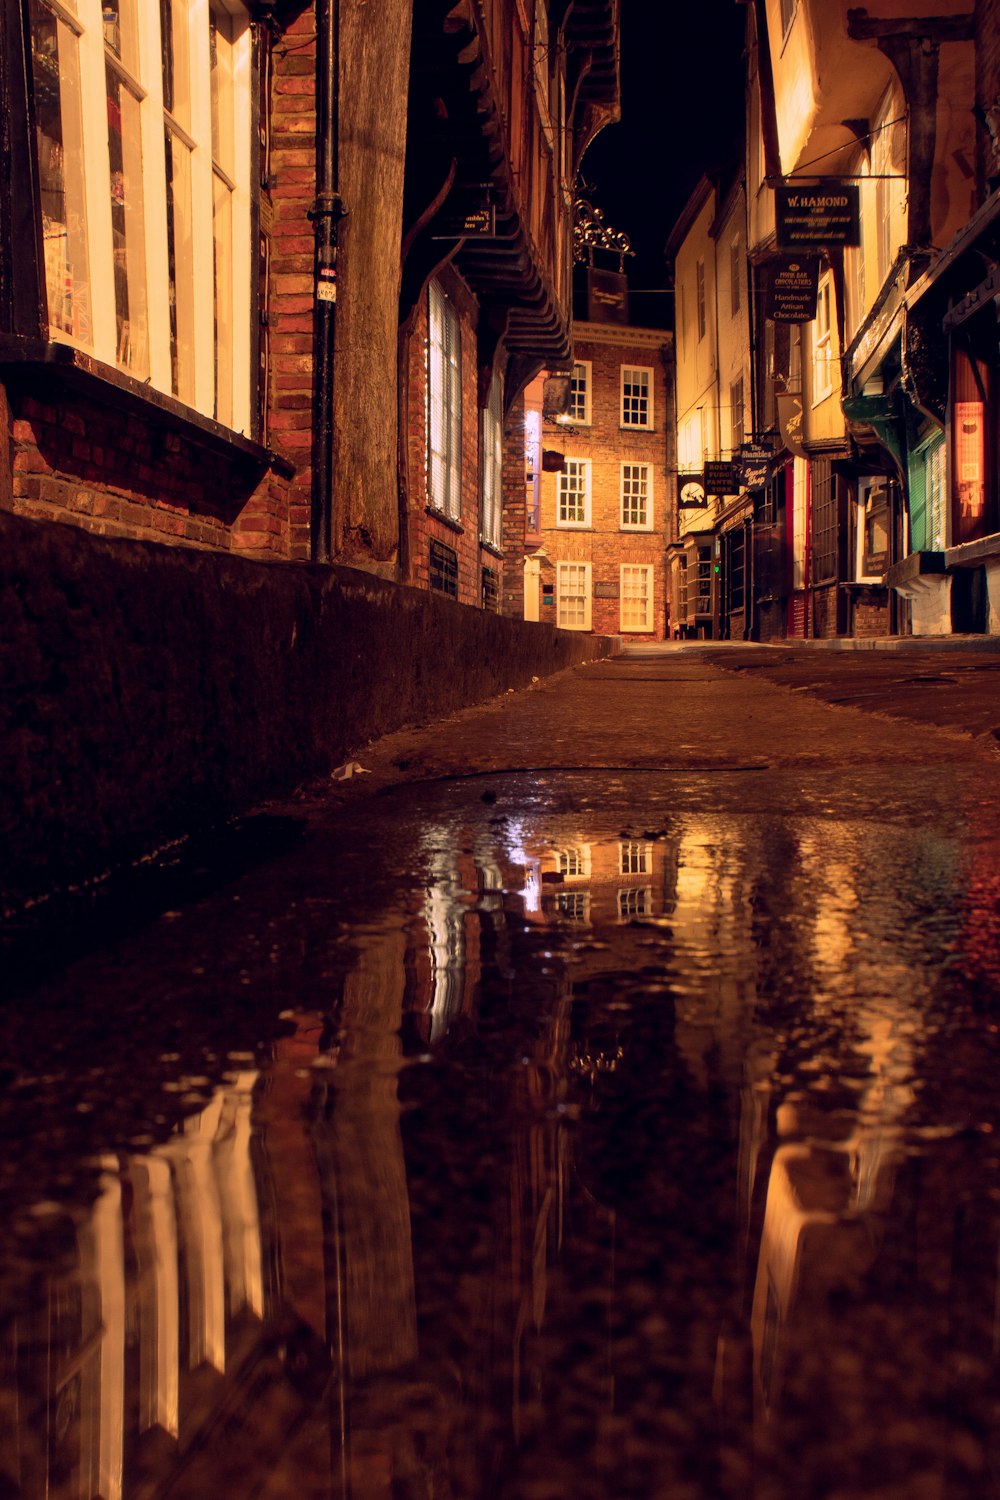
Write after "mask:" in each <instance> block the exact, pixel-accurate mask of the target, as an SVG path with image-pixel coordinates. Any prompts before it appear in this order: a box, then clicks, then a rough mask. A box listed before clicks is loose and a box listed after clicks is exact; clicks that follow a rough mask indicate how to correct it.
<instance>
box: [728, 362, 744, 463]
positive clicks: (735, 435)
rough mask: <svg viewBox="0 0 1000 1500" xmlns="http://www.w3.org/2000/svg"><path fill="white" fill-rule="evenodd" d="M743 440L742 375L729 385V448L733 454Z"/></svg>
mask: <svg viewBox="0 0 1000 1500" xmlns="http://www.w3.org/2000/svg"><path fill="white" fill-rule="evenodd" d="M742 441H743V376H742V375H740V376H739V377H738V379H736V380H734V381H733V383H732V385H731V386H730V387H729V448H730V451H731V452H732V453H733V454H735V452H736V450H737V448H738V447H739V446H740V444H741V443H742Z"/></svg>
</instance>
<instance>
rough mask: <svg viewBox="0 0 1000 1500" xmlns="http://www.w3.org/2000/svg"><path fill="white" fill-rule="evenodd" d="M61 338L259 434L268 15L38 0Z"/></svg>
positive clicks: (193, 0)
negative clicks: (255, 21)
mask: <svg viewBox="0 0 1000 1500" xmlns="http://www.w3.org/2000/svg"><path fill="white" fill-rule="evenodd" d="M29 16H30V26H31V71H32V84H33V98H34V110H35V122H36V145H37V151H38V181H39V197H40V210H41V215H42V238H43V243H44V250H45V286H46V297H47V303H48V326H49V331H50V334H51V336H52V337H53V338H55V339H57V340H60V341H62V342H66V343H70V344H73V345H75V346H76V347H77V348H79V349H81V350H83V351H85V352H87V353H89V354H92V355H93V356H94V357H95V358H96V359H98V360H100V361H102V362H103V363H105V364H108V365H115V366H117V367H118V368H119V369H121V370H124V371H126V372H127V373H128V374H130V375H133V376H135V378H136V379H138V380H142V381H145V382H147V383H148V384H149V385H150V386H151V387H152V388H153V389H155V390H158V391H162V392H164V393H166V394H168V395H174V396H176V397H178V399H180V400H181V401H183V402H185V403H186V404H187V405H188V406H191V407H193V408H194V409H195V410H197V411H199V412H201V413H202V414H203V415H205V416H209V417H213V418H215V419H216V420H217V421H219V422H222V423H224V424H225V425H226V426H229V427H231V428H233V429H235V430H237V431H241V432H246V431H248V430H249V427H250V412H251V404H252V403H251V373H250V367H251V360H250V321H251V306H250V298H251V285H252V282H253V276H252V274H251V250H252V247H251V239H250V175H251V173H250V151H251V98H252V95H253V87H254V85H253V79H252V76H251V75H252V54H251V32H250V17H249V14H248V12H247V10H246V7H245V6H244V5H242V4H240V3H238V0H225V3H223V0H161V3H160V4H157V5H154V4H151V3H148V0H103V3H102V0H29Z"/></svg>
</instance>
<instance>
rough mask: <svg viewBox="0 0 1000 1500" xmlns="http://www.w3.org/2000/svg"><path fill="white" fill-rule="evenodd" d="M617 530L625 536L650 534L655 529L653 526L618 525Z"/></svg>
mask: <svg viewBox="0 0 1000 1500" xmlns="http://www.w3.org/2000/svg"><path fill="white" fill-rule="evenodd" d="M618 530H619V531H621V532H623V533H624V535H625V536H652V535H653V533H654V531H655V530H656V527H655V526H619V528H618Z"/></svg>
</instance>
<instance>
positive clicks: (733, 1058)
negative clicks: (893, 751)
mask: <svg viewBox="0 0 1000 1500" xmlns="http://www.w3.org/2000/svg"><path fill="white" fill-rule="evenodd" d="M762 781H763V778H760V777H753V778H748V779H746V780H743V781H739V780H738V779H734V781H733V784H732V788H731V791H730V792H729V793H728V794H726V793H725V792H723V793H722V794H721V795H720V792H719V790H718V783H719V778H718V777H717V776H716V777H713V778H712V786H711V788H710V787H709V786H708V785H707V784H706V785H704V786H701V785H693V784H691V783H685V787H684V790H683V792H681V791H679V788H678V785H677V784H673V785H668V784H666V783H665V782H664V781H663V779H662V778H659V779H658V778H656V777H650V778H649V780H648V782H647V783H646V784H645V785H644V786H643V787H642V789H641V794H639V795H637V792H636V786H635V781H634V778H629V779H627V781H623V782H622V783H621V784H620V785H619V787H618V788H617V791H616V790H615V788H614V787H613V786H610V785H609V786H606V787H604V788H597V789H595V788H590V790H589V791H587V790H586V789H584V788H581V787H577V786H571V787H569V789H568V790H567V788H566V787H565V786H560V787H559V788H557V787H554V786H550V787H545V788H541V787H537V786H536V787H531V786H524V785H521V784H515V783H510V782H507V783H504V782H502V781H498V784H497V787H496V791H497V799H496V802H495V803H491V804H488V805H484V804H483V802H482V799H481V796H480V793H481V787H478V786H473V787H469V786H465V787H464V788H463V787H461V786H456V787H452V788H437V789H436V790H434V791H433V792H432V791H431V790H430V789H423V790H419V791H413V792H410V793H401V794H399V795H397V796H396V797H395V798H394V799H391V800H392V803H393V805H392V806H391V807H389V806H385V807H382V808H379V807H374V808H370V809H369V811H368V812H367V814H366V816H365V818H364V819H361V818H359V819H358V821H357V825H356V826H355V827H352V828H351V829H350V830H349V832H350V837H347V838H345V837H340V838H339V839H338V842H337V844H336V846H335V847H334V846H332V845H331V844H330V843H329V842H328V841H327V840H326V839H325V837H324V836H323V834H322V831H321V830H320V831H319V832H318V833H314V834H313V835H312V836H311V838H310V839H309V840H307V841H306V843H305V846H304V848H303V849H302V850H301V851H300V852H299V853H298V854H296V855H290V856H289V857H288V858H287V859H285V860H284V861H283V862H279V863H278V864H277V865H275V866H273V867H272V868H271V869H270V870H269V871H267V872H258V873H257V874H254V875H250V876H248V877H246V878H245V879H243V880H242V881H241V882H240V883H239V884H238V886H234V887H233V888H232V889H231V890H228V891H223V892H221V893H219V894H218V895H217V896H216V897H215V898H214V900H213V901H212V902H210V903H207V904H201V905H194V906H191V907H185V906H184V904H183V902H182V903H181V904H180V905H179V906H177V907H176V908H175V909H172V911H171V914H170V920H169V921H164V922H162V923H160V924H158V925H157V926H156V927H155V928H153V929H149V930H147V931H145V932H144V933H142V934H139V935H137V936H136V937H135V939H133V940H132V942H131V944H128V943H126V944H124V945H122V946H121V947H119V948H118V949H117V950H116V951H115V953H114V954H113V955H111V956H107V957H104V958H100V957H97V958H91V959H89V960H86V961H85V962H83V963H81V964H77V965H76V966H75V967H74V968H73V969H71V970H69V971H68V972H67V974H66V975H65V976H64V977H63V978H62V979H61V980H59V981H53V982H51V983H50V984H49V985H48V986H47V988H46V989H45V990H44V991H42V992H40V994H39V996H38V999H37V1002H36V1003H35V1004H34V1005H33V1006H30V1007H27V1009H26V1011H25V1012H24V1013H21V1014H18V1015H17V1016H13V1015H12V1016H8V1017H6V1018H5V1044H6V1046H5V1056H6V1058H7V1061H8V1065H9V1067H10V1071H11V1079H12V1089H11V1091H10V1092H9V1094H8V1099H7V1103H6V1104H5V1105H3V1106H2V1109H0V1131H2V1135H3V1136H4V1137H6V1139H7V1143H8V1152H9V1153H10V1155H11V1156H12V1157H13V1156H14V1155H17V1154H18V1149H17V1148H16V1147H15V1141H16V1139H17V1137H18V1135H20V1137H21V1141H22V1147H21V1149H20V1157H21V1168H20V1169H19V1170H15V1169H14V1168H13V1166H10V1167H9V1169H4V1170H5V1172H6V1175H3V1174H2V1173H0V1187H2V1192H3V1203H4V1207H5V1210H6V1225H7V1227H6V1230H5V1232H4V1249H5V1266H4V1274H3V1279H2V1282H0V1289H2V1308H3V1310H2V1313H0V1476H2V1477H0V1494H3V1493H9V1494H11V1495H14V1496H21V1497H25V1500H28V1497H30V1500H34V1497H35V1496H38V1497H41V1496H51V1497H54V1500H70V1497H74V1500H76V1497H79V1496H88V1497H89V1496H94V1495H100V1496H103V1497H106V1500H140V1497H142V1500H146V1497H151V1500H152V1497H160V1496H163V1497H167V1496H169V1497H170V1500H188V1497H190V1500H196V1497H197V1500H203V1497H204V1496H206V1495H210V1494H212V1493H213V1492H217V1493H219V1494H220V1495H221V1494H224V1495H225V1496H226V1497H227V1500H229V1497H243V1496H247V1497H249V1496H262V1497H277V1496H284V1495H287V1494H292V1493H294V1494H295V1495H296V1497H297V1500H310V1497H314V1496H315V1497H317V1500H318V1497H320V1496H323V1497H328V1496H338V1497H341V1496H342V1497H351V1500H369V1497H371V1500H375V1497H379V1500H381V1497H385V1500H390V1497H393V1500H395V1497H398V1496H406V1497H410V1496H414V1497H417V1496H421V1497H423V1496H426V1497H427V1500H430V1497H439V1496H448V1497H455V1500H458V1497H463V1500H466V1497H467V1500H483V1497H492V1496H496V1497H505V1500H506V1497H511V1500H514V1497H517V1500H520V1497H524V1500H528V1497H531V1500H556V1497H558V1500H564V1497H565V1496H567V1495H571V1494H572V1495H574V1496H580V1497H591V1496H593V1497H595V1500H598V1497H600V1500H604V1497H607V1496H611V1495H615V1496H628V1497H631V1496H636V1497H638V1496H643V1497H646V1496H655V1497H670V1500H676V1497H679V1500H686V1497H691V1500H747V1497H752V1500H803V1497H811V1496H817V1497H819V1496H830V1497H854V1496H871V1497H875V1496H878V1497H882V1496H885V1497H889V1496H891V1497H892V1500H909V1497H911V1496H912V1497H913V1500H923V1497H940V1500H966V1497H970V1500H971V1497H972V1496H976V1497H977V1500H979V1497H983V1496H988V1495H990V1494H993V1493H994V1491H995V1477H994V1476H995V1463H996V1460H997V1458H998V1457H1000V1454H998V1452H997V1443H998V1436H1000V1421H998V1415H1000V1379H998V1377H1000V1363H998V1354H1000V1317H998V1314H997V1308H998V1306H1000V1278H998V1264H1000V1143H998V1140H997V1132H998V1131H1000V1122H998V1120H997V1113H998V1111H997V1106H996V1102H995V1099H996V1087H995V1079H996V1076H997V1065H998V1063H1000V1030H998V1018H997V1013H996V1011H995V1008H994V1006H995V1001H996V998H997V995H998V992H1000V985H998V980H1000V919H998V898H1000V855H998V853H997V850H998V848H1000V843H998V842H997V840H996V838H995V837H994V834H995V829H993V828H992V824H989V820H991V819H993V817H994V809H993V808H992V805H989V804H987V803H985V802H984V799H983V798H982V795H981V789H980V788H978V787H976V786H974V785H954V786H952V787H951V788H950V790H949V793H948V795H949V796H950V797H951V798H952V801H951V803H950V804H949V811H950V816H949V818H948V820H947V822H943V821H942V820H941V819H940V818H937V819H933V820H932V819H931V818H929V817H928V804H927V799H926V797H923V796H922V795H917V796H915V795H914V789H913V786H912V784H911V786H910V788H909V790H908V791H904V790H903V789H901V788H900V787H899V786H898V785H897V784H896V783H890V782H889V781H888V780H887V781H886V783H885V784H884V785H881V786H877V787H873V786H872V784H871V782H870V781H869V782H868V783H866V784H865V786H864V788H860V789H859V788H854V790H853V792H851V791H849V789H848V790H845V788H842V787H837V788H835V787H832V786H830V785H825V786H822V787H820V788H818V789H817V790H816V791H815V793H814V794H810V795H811V796H812V797H813V802H812V805H807V806H806V807H805V809H804V810H803V811H801V812H800V811H798V810H796V812H795V813H791V812H789V811H788V808H789V806H790V805H793V801H792V799H790V797H789V790H790V788H795V789H796V790H795V799H794V801H797V803H798V806H799V807H801V806H802V802H803V794H802V789H801V787H799V785H798V783H796V782H795V781H794V779H793V778H789V779H786V780H785V781H784V782H783V783H782V782H781V780H780V778H767V784H766V785H765V786H762V784H761V783H762ZM934 784H935V786H937V787H938V788H940V778H937V779H935V782H934ZM918 791H919V788H918ZM938 795H940V792H939V793H938ZM597 807H599V808H600V809H601V810H600V811H596V810H595V808H597ZM824 808H825V809H826V812H825V813H823V812H822V809H824ZM830 808H837V809H838V811H837V812H836V813H831V812H830V811H829V809H830ZM845 809H846V815H845ZM941 810H942V809H941V808H937V809H935V811H937V812H940V811H941ZM988 824H989V826H988ZM942 828H944V829H946V830H948V831H945V832H942V831H941V830H942ZM42 1036H47V1037H48V1039H49V1041H50V1046H49V1048H48V1050H47V1051H46V1050H45V1049H43V1048H40V1045H39V1043H40V1038H41V1037H42ZM109 1038H110V1039H113V1040H109ZM29 1057H30V1058H33V1059H34V1063H33V1068H32V1069H29V1068H28V1066H27V1059H28V1058H29ZM40 1057H41V1058H43V1059H44V1064H43V1065H40V1064H39V1058H40ZM4 1486H6V1489H4Z"/></svg>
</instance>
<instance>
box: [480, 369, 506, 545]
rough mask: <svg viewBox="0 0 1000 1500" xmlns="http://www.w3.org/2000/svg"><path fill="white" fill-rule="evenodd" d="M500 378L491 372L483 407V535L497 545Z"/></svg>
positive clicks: (500, 466) (500, 464) (500, 465)
mask: <svg viewBox="0 0 1000 1500" xmlns="http://www.w3.org/2000/svg"><path fill="white" fill-rule="evenodd" d="M502 480H503V382H502V381H501V379H500V377H499V375H494V377H493V379H492V381H491V382H490V394H489V400H488V401H487V403H486V406H485V408H484V409H483V453H482V508H483V514H482V533H481V534H482V539H483V541H484V542H486V543H488V545H489V546H491V547H497V548H499V546H500V535H501V533H500V516H501V510H502V506H503V489H502Z"/></svg>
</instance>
